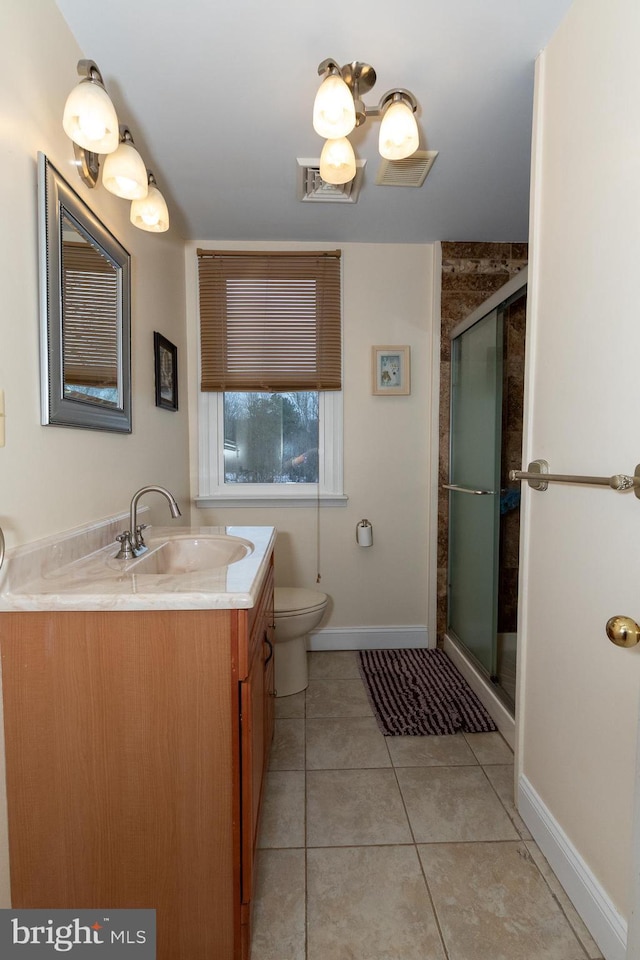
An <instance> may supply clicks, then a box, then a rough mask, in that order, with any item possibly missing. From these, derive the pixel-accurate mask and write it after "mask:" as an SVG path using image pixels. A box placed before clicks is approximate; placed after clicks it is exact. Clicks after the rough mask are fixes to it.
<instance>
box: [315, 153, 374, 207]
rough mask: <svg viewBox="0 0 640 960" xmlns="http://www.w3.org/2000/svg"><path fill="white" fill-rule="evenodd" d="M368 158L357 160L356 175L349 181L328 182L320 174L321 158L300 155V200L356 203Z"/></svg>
mask: <svg viewBox="0 0 640 960" xmlns="http://www.w3.org/2000/svg"><path fill="white" fill-rule="evenodd" d="M366 162H367V161H366V160H356V175H355V177H354V178H353V180H351V181H350V182H349V183H341V184H333V183H327V182H326V181H325V180H323V179H322V177H321V176H320V160H315V159H314V160H309V159H304V158H300V157H298V200H302V201H303V202H305V203H356V202H357V200H358V195H359V193H360V187H361V186H362V175H363V171H364V165H365V163H366Z"/></svg>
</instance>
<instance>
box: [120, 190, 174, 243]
mask: <svg viewBox="0 0 640 960" xmlns="http://www.w3.org/2000/svg"><path fill="white" fill-rule="evenodd" d="M129 219H130V220H131V223H132V224H133V225H134V227H138V228H139V229H140V230H148V231H149V232H150V233H164V231H165V230H168V229H169V210H168V209H167V204H166V202H165V199H164V197H163V196H162V194H161V193H160V191H159V190H158V188H157V187H156V186H154V184H153V183H150V184H149V191H148V193H147V195H146V197H144V199H142V200H133V201H132V203H131V214H130V217H129Z"/></svg>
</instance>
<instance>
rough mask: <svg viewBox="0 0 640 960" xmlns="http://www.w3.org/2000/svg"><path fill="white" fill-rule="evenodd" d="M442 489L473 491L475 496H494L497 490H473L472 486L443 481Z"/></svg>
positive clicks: (459, 491) (457, 491)
mask: <svg viewBox="0 0 640 960" xmlns="http://www.w3.org/2000/svg"><path fill="white" fill-rule="evenodd" d="M442 489H443V490H454V491H455V492H456V493H473V494H475V495H476V497H485V496H495V494H496V493H497V492H498V491H497V490H474V489H473V487H461V486H459V485H458V484H457V483H443V484H442Z"/></svg>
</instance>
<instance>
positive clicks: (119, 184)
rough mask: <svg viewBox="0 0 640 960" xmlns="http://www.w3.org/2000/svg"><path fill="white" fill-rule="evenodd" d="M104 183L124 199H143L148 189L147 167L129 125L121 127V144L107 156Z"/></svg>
mask: <svg viewBox="0 0 640 960" xmlns="http://www.w3.org/2000/svg"><path fill="white" fill-rule="evenodd" d="M102 184H103V186H104V187H105V189H107V190H108V191H109V192H110V193H113V194H115V195H116V197H122V198H123V200H141V199H142V198H143V197H146V195H147V190H148V179H147V168H146V167H145V165H144V160H143V159H142V157H141V156H140V154H139V153H138V151H137V150H136V148H135V147H134V145H133V137H132V136H131V132H130V130H129V128H128V127H125V126H124V124H123V125H122V126H121V127H120V146H119V147H118V149H117V150H116V151H114V153H110V154H109V155H108V156H107V157H105V161H104V167H103V169H102Z"/></svg>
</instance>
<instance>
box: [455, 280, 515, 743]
mask: <svg viewBox="0 0 640 960" xmlns="http://www.w3.org/2000/svg"><path fill="white" fill-rule="evenodd" d="M527 279H528V277H527V268H526V267H525V268H524V269H522V270H520V271H519V272H518V273H517V274H516V275H515V276H514V277H513V278H512V279H511V280H509V281H508V282H507V283H506V284H504V285H503V286H502V287H501V288H500V289H499V290H497V291H496V292H495V293H494V294H492V296H491V297H489V298H488V299H487V300H485V301H484V303H482V304H481V305H480V306H479V307H477V308H476V309H475V310H473V311H472V313H471V314H469V316H468V317H466V318H465V320H463V321H461V322H460V323H458V324H457V325H456V326H455V327H454V328H453V329H452V330H451V332H450V333H449V339H450V340H451V341H452V342H453V341H454V340H455V339H456V338H459V337H460V336H462V334H464V333H465V332H466V331H468V330H470V329H471V328H472V327H474V326H475V325H476V324H477V323H479V322H480V321H481V320H483V319H484V318H485V317H487V316H488V315H489V314H491V313H492V312H493V311H494V310H502V311H504V310H506V308H507V307H508V305H509V304H510V303H514V302H515V301H517V300H518V299H519V298H521V297H522V296H523V295H524V294H526V288H527ZM450 413H451V407H450ZM449 443H450V463H453V460H452V459H451V455H452V451H451V446H452V444H453V432H452V431H451V430H450V437H449ZM443 486H445V487H446V486H447V485H443ZM456 495H457V496H460V494H453V493H448V497H449V499H450V498H451V497H452V496H456ZM472 499H475V498H474V497H469V500H472ZM478 499H480V498H478ZM482 499H484V498H482ZM487 499H489V498H487ZM491 499H494V500H495V498H491ZM495 549H497V547H495ZM449 564H450V565H451V557H450V558H449ZM496 589H497V585H496ZM443 647H444V649H445V650H446V652H447V653H448V654H449V656H450V657H451V658H452V659H453V660H454V662H455V663H456V665H457V666H458V669H459V670H460V671H461V672H462V673H463V675H464V676H465V677H466V679H467V681H468V682H469V683H470V685H471V686H472V687H473V689H474V690H475V692H476V693H477V695H478V696H479V697H480V699H481V700H482V702H483V703H484V705H485V707H486V708H487V710H488V711H489V712H490V713H491V715H492V717H493V719H494V720H495V722H496V723H497V725H498V727H499V728H500V729H501V731H502V732H503V733H504V734H505V736H506V737H507V739H508V740H512V738H513V736H514V730H515V725H514V715H513V711H512V710H511V708H510V706H509V705H508V704H507V703H506V702H505V698H504V697H503V695H501V693H500V691H499V690H497V689H496V684H495V683H494V682H492V680H491V677H490V672H491V671H490V670H487V669H486V667H483V666H481V665H480V664H479V663H478V662H477V660H476V658H475V657H474V656H473V654H471V653H470V652H469V651H468V650H467V648H466V647H465V645H464V643H463V642H462V640H461V638H459V637H457V636H456V635H455V633H454V632H453V630H451V629H450V627H449V615H448V616H447V630H446V632H445V635H444V640H443Z"/></svg>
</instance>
